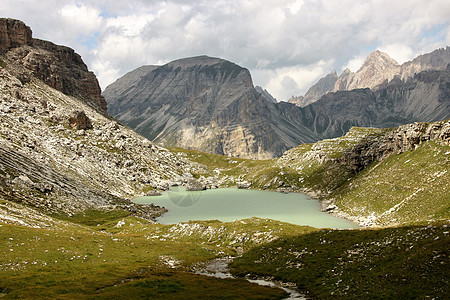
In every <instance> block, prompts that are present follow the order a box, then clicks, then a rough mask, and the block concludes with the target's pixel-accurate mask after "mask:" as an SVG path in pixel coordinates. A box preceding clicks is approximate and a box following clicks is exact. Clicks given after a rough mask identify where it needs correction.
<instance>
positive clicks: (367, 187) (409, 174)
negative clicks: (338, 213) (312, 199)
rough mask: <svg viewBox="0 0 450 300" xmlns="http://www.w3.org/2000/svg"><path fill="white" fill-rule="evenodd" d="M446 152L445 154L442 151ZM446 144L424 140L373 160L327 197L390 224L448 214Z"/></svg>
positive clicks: (355, 212) (449, 150)
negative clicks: (414, 147)
mask: <svg viewBox="0 0 450 300" xmlns="http://www.w3.org/2000/svg"><path fill="white" fill-rule="evenodd" d="M446 153H447V154H446ZM449 153H450V147H449V146H444V145H440V144H436V143H434V142H426V143H424V144H422V145H421V146H419V147H418V148H417V149H416V150H414V151H407V152H404V153H402V154H400V155H391V156H390V157H388V158H387V159H385V160H383V161H381V162H376V163H373V164H372V165H371V166H369V167H368V168H366V169H364V170H363V171H362V172H360V173H358V174H357V175H356V176H355V177H354V178H353V180H351V181H348V182H346V183H345V184H343V185H342V186H341V187H339V188H338V189H336V190H335V191H334V192H333V193H332V194H331V195H330V198H332V199H334V200H335V203H336V205H338V206H339V207H340V208H341V210H342V211H344V212H345V213H347V214H349V215H351V216H354V217H358V216H370V215H372V216H374V217H375V218H376V221H377V224H380V225H392V224H402V223H414V222H421V221H425V220H438V219H443V220H446V219H449V218H450V211H449V210H450V193H449V190H450V172H449V170H450V154H449Z"/></svg>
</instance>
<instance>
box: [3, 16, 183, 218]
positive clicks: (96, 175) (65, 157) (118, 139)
mask: <svg viewBox="0 0 450 300" xmlns="http://www.w3.org/2000/svg"><path fill="white" fill-rule="evenodd" d="M3 22H6V23H7V24H8V27H7V29H8V30H12V32H8V34H7V36H9V37H12V36H14V35H17V28H22V29H27V27H26V26H24V24H23V23H21V22H18V21H12V20H6V21H5V20H3ZM11 23H13V24H15V25H14V26H12V27H11ZM3 28H4V27H3ZM11 28H12V29H11ZM22 32H25V33H27V32H29V31H28V30H25V31H22ZM27 35H29V34H28V33H27ZM18 36H20V34H19V35H18ZM18 39H19V38H11V40H12V42H11V43H10V44H11V45H17V43H16V42H14V41H16V40H18ZM32 43H33V45H32V46H29V45H28V44H27V45H23V44H21V45H20V46H19V48H13V49H9V50H6V52H5V53H3V54H2V55H1V56H0V59H1V60H2V65H1V67H0V87H1V89H0V158H1V159H0V181H1V186H0V198H2V199H4V200H9V201H14V202H17V203H21V204H24V205H27V206H30V207H34V208H38V209H39V210H41V211H44V212H46V213H56V214H65V215H73V214H74V213H77V212H79V211H82V210H85V209H99V208H107V209H113V208H119V209H125V210H129V211H131V212H133V213H136V214H138V215H140V216H143V217H146V218H151V217H152V216H154V215H158V214H161V213H162V212H163V211H164V210H163V209H160V208H154V207H150V206H140V205H136V204H133V203H131V202H130V201H129V199H130V198H132V197H134V196H137V195H143V194H145V193H146V192H148V191H149V190H153V189H167V188H168V186H169V185H170V184H173V183H183V182H184V181H187V179H190V178H191V175H190V174H189V169H190V162H188V161H187V160H185V159H182V158H179V157H177V156H176V155H173V154H172V153H170V152H168V151H167V150H165V149H163V148H160V147H158V146H156V145H154V144H152V143H151V142H150V141H148V140H147V139H145V138H144V137H142V136H140V135H139V134H137V133H135V132H133V131H132V130H131V129H129V128H127V127H125V126H123V125H121V124H118V123H117V122H116V121H114V120H113V119H112V118H111V117H109V116H108V115H107V114H105V113H104V111H102V110H101V109H99V106H98V105H97V104H98V103H97V102H96V100H95V99H92V98H85V97H83V96H79V97H78V96H77V97H74V96H68V95H66V94H64V93H62V92H60V91H58V90H57V89H55V88H53V87H52V86H51V85H49V84H48V82H47V81H45V80H42V77H41V75H42V74H41V73H40V71H39V72H37V71H36V72H37V73H35V72H34V71H30V70H27V69H26V67H24V66H23V65H22V63H23V62H24V61H27V60H20V59H19V60H18V61H17V60H12V59H13V57H15V56H14V55H16V54H17V53H19V52H21V51H25V52H27V53H28V54H30V55H34V54H36V53H38V57H40V56H39V55H41V54H42V53H43V52H42V51H43V50H42V47H41V46H42V45H52V44H50V43H49V42H40V41H39V42H36V40H32ZM35 43H37V45H38V46H37V47H38V48H37V50H36V49H35V48H34V47H35ZM45 51H46V54H45V56H46V57H47V58H50V57H52V58H54V59H55V61H53V60H52V61H51V62H50V61H47V60H39V65H40V68H39V70H45V72H50V71H52V70H53V67H54V66H61V65H64V64H66V63H68V61H65V60H64V59H62V58H61V59H59V58H58V57H59V55H63V54H64V53H65V54H64V55H66V54H68V55H69V56H68V57H67V59H69V60H70V59H72V58H77V57H79V56H77V55H75V56H73V51H72V50H68V49H66V48H61V47H60V46H51V47H50V48H48V47H47V50H45ZM61 51H63V52H61ZM11 52H12V53H11ZM54 52H56V53H54ZM41 58H42V57H41ZM80 62H81V60H80ZM46 63H49V64H50V65H46ZM68 64H69V65H71V64H72V63H68ZM83 65H84V64H83ZM72 66H73V65H72ZM69 70H71V72H74V74H72V73H64V76H63V77H58V76H59V75H58V74H59V73H58V71H56V73H49V78H60V79H61V80H63V79H64V80H63V81H61V82H62V83H65V84H66V83H67V84H68V86H69V88H75V87H77V86H78V87H79V85H78V84H77V83H75V84H72V82H76V81H81V82H84V79H86V78H85V77H82V78H81V79H80V78H78V76H81V75H82V74H83V73H80V72H78V71H77V70H79V69H77V70H74V69H70V68H67V69H64V72H69ZM86 74H89V73H86ZM90 74H91V73H90ZM22 75H24V76H25V77H26V80H24V79H23V76H22ZM83 76H84V75H83ZM92 76H93V74H92ZM18 77H19V78H18ZM77 78H78V79H77ZM83 78H84V79H83ZM56 82H58V81H56ZM95 83H96V80H95ZM60 90H62V91H64V90H65V85H63V86H61V89H60ZM97 96H99V94H98V95H97ZM186 176H187V177H186Z"/></svg>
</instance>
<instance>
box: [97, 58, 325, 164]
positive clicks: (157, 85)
mask: <svg viewBox="0 0 450 300" xmlns="http://www.w3.org/2000/svg"><path fill="white" fill-rule="evenodd" d="M103 95H104V96H105V97H106V99H107V101H108V107H109V109H108V111H109V112H110V113H111V114H112V115H113V116H115V117H117V118H119V119H120V120H121V121H123V122H124V123H126V124H128V125H129V126H131V127H132V128H134V129H135V130H136V131H138V132H139V133H141V134H142V135H144V136H145V137H147V138H149V139H150V140H153V141H154V142H156V143H159V144H161V145H163V146H177V147H183V148H188V149H196V150H201V151H206V152H211V153H217V154H223V155H230V156H235V157H248V158H258V159H261V158H271V157H274V156H277V155H281V154H282V153H283V151H285V150H287V149H289V148H291V147H294V146H296V145H298V144H300V143H304V142H311V141H313V140H314V139H316V138H317V137H316V136H314V134H312V133H311V131H310V130H309V129H308V128H306V127H305V126H303V125H302V124H301V122H299V120H295V119H292V120H291V119H286V118H285V117H284V116H283V115H282V113H281V112H280V111H279V110H278V108H277V104H276V103H272V102H271V101H268V100H267V99H266V98H265V97H263V96H262V94H261V93H260V92H258V91H257V90H256V89H255V88H254V87H253V83H252V78H251V76H250V72H249V71H248V70H247V69H245V68H242V67H240V66H238V65H236V64H234V63H232V62H229V61H226V60H223V59H219V58H212V57H207V56H200V57H192V58H186V59H181V60H177V61H173V62H171V63H168V64H166V65H164V66H160V67H157V68H155V67H143V68H139V69H137V70H135V71H132V72H130V73H128V74H126V75H125V76H123V77H122V78H120V79H119V80H117V81H116V82H115V83H113V84H111V85H110V86H108V87H107V88H106V89H105V91H104V93H103Z"/></svg>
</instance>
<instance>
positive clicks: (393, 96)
mask: <svg viewBox="0 0 450 300" xmlns="http://www.w3.org/2000/svg"><path fill="white" fill-rule="evenodd" d="M0 49H1V50H0V51H1V52H0V240H1V241H2V242H1V243H0V253H2V256H0V297H5V298H8V299H9V298H14V299H16V298H17V299H48V298H54V299H60V298H70V299H85V298H89V299H90V298H95V299H140V298H152V299H153V298H155V299H167V298H170V299H215V298H227V299H250V298H261V299H285V298H286V297H288V295H287V294H286V293H285V292H284V291H283V290H281V289H277V288H273V287H262V286H259V285H256V284H252V283H250V282H247V281H246V280H244V279H239V280H236V279H235V278H227V279H226V280H224V279H223V278H214V277H210V276H205V274H208V275H210V272H209V270H210V268H211V269H214V270H215V269H217V266H219V267H220V269H218V271H221V272H222V269H225V268H226V267H227V262H228V261H229V258H230V257H231V258H235V260H234V261H235V263H233V265H231V266H230V267H231V270H232V272H233V274H234V275H235V276H246V277H252V278H253V277H254V278H258V276H265V278H267V276H272V277H273V276H275V277H276V278H277V279H280V280H282V281H284V282H290V284H289V288H290V289H295V290H296V291H297V290H299V291H301V292H302V293H305V294H306V295H307V297H315V298H320V299H322V298H323V299H331V298H336V297H338V298H345V299H361V298H364V299H365V298H380V297H382V298H386V299H406V298H408V299H409V298H413V299H426V298H436V299H441V298H442V299H445V298H446V297H447V295H449V285H448V278H449V276H448V275H449V274H448V273H449V272H448V270H449V268H448V245H449V237H450V235H449V230H448V226H449V221H448V220H449V212H450V210H449V203H450V198H449V195H450V193H449V191H450V172H448V170H449V162H450V161H449V157H450V155H449V154H450V120H446V121H439V122H433V123H422V122H417V123H413V124H407V125H404V126H400V127H396V128H388V129H376V128H360V127H353V128H351V129H350V131H349V132H348V133H347V134H346V135H345V136H342V137H338V138H334V139H326V140H322V141H319V142H317V143H314V144H301V145H300V146H297V147H294V148H292V149H290V150H289V151H286V152H284V153H283V155H282V156H281V157H280V158H278V159H270V160H249V159H243V158H235V157H226V156H221V155H217V154H211V153H205V152H199V151H195V150H187V149H182V148H171V149H165V148H162V147H161V146H159V145H157V144H155V143H153V142H151V141H149V140H148V139H146V138H145V137H143V136H142V135H140V134H138V133H136V132H134V131H133V130H131V129H130V128H129V127H128V126H125V125H124V124H123V123H121V122H117V120H116V119H115V118H114V117H112V116H111V115H109V114H108V112H107V111H105V109H106V103H105V102H104V99H103V97H102V96H101V95H100V89H99V87H98V82H97V79H96V78H95V76H94V75H93V73H92V72H89V71H88V69H87V67H86V65H85V64H84V62H83V61H82V60H81V57H80V56H79V55H78V54H76V53H75V52H74V51H73V50H72V49H70V48H67V47H63V46H58V45H54V44H53V43H51V42H47V41H40V40H36V39H33V38H32V33H31V29H30V28H29V27H27V26H26V25H25V24H24V23H23V22H21V21H18V20H12V19H0ZM155 71H156V72H155ZM448 73H449V71H448V68H447V69H444V70H428V71H422V72H420V73H418V74H416V75H415V76H414V78H412V79H409V80H407V81H406V82H404V81H403V80H401V78H397V79H394V80H392V81H390V82H388V83H384V86H382V87H381V88H380V89H378V90H374V89H373V90H370V89H359V90H352V91H339V92H336V93H328V94H327V95H325V96H324V97H322V98H321V99H320V100H318V101H316V102H314V103H312V104H311V105H309V106H307V107H305V108H300V107H296V106H295V105H293V104H289V103H274V101H273V100H271V98H270V97H267V95H266V94H265V92H264V90H261V89H257V88H253V86H252V84H251V77H250V76H249V72H248V70H246V69H244V68H241V67H239V66H237V65H235V64H232V63H230V62H227V61H225V60H221V59H215V58H208V57H197V58H191V59H187V60H180V61H176V62H173V63H171V64H168V65H166V66H163V67H156V66H146V67H142V68H140V69H139V70H136V71H135V72H133V73H132V74H130V77H129V78H128V80H125V79H126V78H122V79H119V80H118V81H117V82H116V84H115V85H114V86H115V90H114V89H113V90H112V91H114V92H115V93H116V92H117V93H123V95H124V96H125V95H127V92H133V93H135V95H136V97H137V98H138V96H139V95H140V94H139V93H138V92H141V93H142V95H144V94H145V93H147V94H149V93H152V95H154V96H155V98H156V99H159V101H161V102H164V100H171V101H168V102H167V103H165V104H164V103H155V105H154V108H153V107H150V108H148V101H147V100H145V99H143V100H142V103H141V106H140V107H138V108H140V109H141V110H148V111H147V113H149V112H151V110H152V109H158V112H159V113H160V115H161V116H160V119H158V118H156V117H154V118H155V122H156V121H161V120H163V121H164V120H165V119H167V122H166V123H165V124H174V121H176V120H186V119H187V118H186V116H190V117H192V119H193V120H194V121H195V122H196V123H195V124H196V125H200V126H205V128H209V127H208V126H207V125H208V123H207V121H209V120H210V119H207V118H206V117H205V116H207V114H205V113H209V114H210V115H214V119H213V120H216V121H217V122H216V124H220V125H221V126H223V124H226V125H227V126H228V127H227V130H229V132H234V133H236V132H237V131H236V129H233V127H232V125H233V124H239V123H238V122H241V121H243V120H246V118H247V119H250V121H251V122H250V121H249V120H246V122H247V123H245V122H244V123H243V124H245V126H247V125H252V126H250V127H249V128H250V129H252V130H255V131H254V132H255V134H257V132H258V130H261V128H263V129H264V126H267V127H266V131H267V138H270V137H271V136H277V135H278V134H284V136H282V138H284V139H286V140H289V139H290V140H291V141H292V143H294V142H295V141H296V140H295V138H298V139H300V138H299V136H300V135H295V134H298V132H297V131H302V130H303V131H304V132H309V134H310V135H311V136H310V138H311V139H313V138H315V137H317V136H319V135H320V133H321V134H323V135H326V134H330V135H331V134H332V133H333V130H335V131H336V132H337V131H339V130H338V129H339V128H340V127H339V126H338V125H339V124H341V126H342V123H343V120H344V119H345V117H346V110H345V108H346V107H348V106H349V105H350V106H356V108H354V111H350V112H348V116H352V115H353V116H354V115H357V110H358V109H359V110H360V111H363V112H364V113H363V114H362V115H361V118H370V117H372V118H373V119H371V120H372V121H373V122H377V121H378V122H381V121H380V120H383V118H388V119H389V116H390V115H388V114H387V113H388V112H390V113H391V114H392V117H391V118H390V119H389V120H385V121H384V123H386V122H391V123H399V122H403V121H405V120H406V119H408V118H441V117H442V116H444V115H445V110H446V109H447V108H446V107H447V106H446V105H448V96H446V95H448V88H449V83H448V76H449V74H448ZM187 75H188V76H190V77H188V78H189V80H188V81H186V80H185V76H187ZM146 82H155V84H150V85H149V90H146V91H145V93H144V91H141V89H142V84H144V83H146ZM217 82H219V83H220V84H217ZM156 83H159V84H160V87H159V88H156ZM183 84H184V85H183ZM221 85H223V86H226V87H228V88H230V89H229V90H228V89H225V88H222V86H221ZM172 92H173V93H172ZM175 92H176V93H175ZM446 93H447V94H446ZM177 95H178V98H175V100H179V102H176V101H174V100H173V97H176V96H177ZM180 95H181V96H183V97H181V96H180ZM196 95H202V97H200V98H196ZM333 95H335V96H333ZM430 95H431V96H430ZM332 96H333V97H337V96H339V97H338V101H336V103H335V107H331V108H330V106H329V104H327V102H328V100H329V101H332V100H333V101H334V98H326V97H332ZM185 98H188V99H185ZM191 98H192V102H193V105H190V104H189V103H188V102H189V101H188V100H191ZM367 98H369V100H367ZM102 99H103V100H102ZM421 99H422V100H421ZM213 100H216V102H212V103H210V102H209V101H213ZM219 100H220V101H219ZM122 101H129V102H128V103H122ZM221 101H223V103H222V102H221ZM361 101H362V103H359V102H361ZM358 103H359V104H358ZM111 104H113V103H111ZM117 104H118V106H116V107H115V108H114V106H112V107H110V109H112V110H114V109H120V108H121V105H125V104H126V105H129V106H130V107H131V106H132V105H133V104H134V98H133V97H131V96H130V97H128V98H127V97H124V98H123V99H121V101H117ZM162 104H163V105H162ZM357 104H358V105H359V106H357ZM161 105H162V108H161V107H160V106H161ZM177 110H179V114H178V115H177V114H176V113H175V112H176V111H177ZM233 110H234V112H235V113H236V114H237V116H236V117H235V118H233V117H232V116H230V115H229V114H231V113H232V112H233ZM169 112H170V114H169ZM214 112H215V113H216V114H213V113H214ZM335 112H337V113H338V114H337V115H336V116H334V115H333V114H334V113H335ZM140 113H141V112H140V111H139V110H138V109H136V110H133V111H130V112H129V115H131V116H133V114H135V115H141V114H140ZM396 113H397V114H400V115H402V116H403V118H404V119H401V120H396V119H395V118H394V117H393V116H395V114H396ZM330 114H331V116H328V115H330ZM383 114H384V115H383ZM149 115H151V114H149ZM327 118H328V119H327ZM333 118H334V119H333ZM330 120H335V121H333V122H334V123H333V124H334V125H333V124H331V123H330V124H328V123H327V122H330ZM226 121H227V122H228V123H227V122H226ZM171 122H172V123H171ZM184 122H186V123H185V124H190V123H187V121H184ZM202 122H204V123H202ZM252 122H253V123H252ZM354 122H359V120H358V119H356V120H354ZM361 122H362V121H361ZM205 124H206V125H205ZM303 124H306V125H307V126H308V127H307V126H306V125H303ZM327 124H328V125H327ZM233 126H235V127H236V125H233ZM283 126H284V127H283ZM296 126H298V127H296ZM301 126H303V127H301ZM235 127H234V128H235ZM180 128H181V129H183V128H182V127H180ZM298 128H303V129H301V130H298ZM327 129H328V131H327ZM341 129H343V128H341ZM222 130H223V129H222ZM245 130H247V132H249V131H248V130H249V129H245ZM283 130H287V131H286V132H284V131H283ZM161 132H163V133H164V131H161ZM166 133H167V134H169V132H166ZM264 133H265V132H262V133H261V132H260V133H259V135H258V136H263V135H264ZM244 137H245V138H246V137H247V136H244ZM282 138H280V139H278V140H275V142H277V143H279V144H278V145H279V146H280V147H281V146H282V140H283V139H282ZM243 140H245V139H243ZM235 141H237V140H235ZM229 142H230V141H229ZM268 142H273V141H268ZM253 143H257V141H255V140H253ZM260 145H263V144H260ZM268 145H269V143H268ZM284 147H285V146H284ZM173 185H183V186H186V188H187V189H188V188H189V187H190V186H192V187H198V189H203V188H218V187H239V188H252V189H260V190H271V191H279V192H301V193H307V194H308V195H311V196H313V197H315V198H317V199H320V200H321V204H322V207H323V209H324V210H326V211H327V212H329V213H333V214H335V215H337V216H341V217H342V216H343V217H346V218H348V219H351V220H354V221H355V222H357V223H358V224H360V225H361V226H370V227H383V228H371V229H369V230H364V229H357V230H333V229H329V228H328V229H318V228H313V227H309V226H297V225H294V224H289V223H284V222H280V221H276V220H270V219H265V218H264V219H260V218H249V219H245V220H235V221H232V222H220V221H217V220H207V221H189V222H186V223H178V224H172V225H163V224H157V223H155V221H154V220H153V219H154V218H155V217H157V216H160V215H161V214H163V213H165V212H166V211H167V210H166V209H164V208H162V207H157V206H155V205H152V204H146V205H143V204H137V203H134V202H132V201H130V199H132V198H134V197H137V196H141V195H158V194H159V192H161V191H165V190H167V189H168V188H169V187H170V186H173ZM279 195H280V196H283V195H282V194H279ZM368 195H369V196H368ZM274 201H275V200H274ZM180 208H182V207H181V206H180ZM331 245H332V247H330V246H331ZM238 256H239V257H238ZM224 258H225V260H224ZM446 266H447V267H446ZM194 273H195V274H194ZM249 274H250V275H249ZM324 274H325V275H326V276H324ZM220 275H223V273H220ZM243 278H244V277H243Z"/></svg>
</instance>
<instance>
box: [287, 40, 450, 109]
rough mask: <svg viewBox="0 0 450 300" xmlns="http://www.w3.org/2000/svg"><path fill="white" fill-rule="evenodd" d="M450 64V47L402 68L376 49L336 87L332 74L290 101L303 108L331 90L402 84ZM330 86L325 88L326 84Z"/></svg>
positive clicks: (342, 75)
mask: <svg viewBox="0 0 450 300" xmlns="http://www.w3.org/2000/svg"><path fill="white" fill-rule="evenodd" d="M449 63H450V47H448V46H447V47H446V48H445V49H444V48H442V49H437V50H434V51H433V52H430V53H427V54H423V55H420V56H418V57H416V58H414V59H413V60H412V61H409V62H405V63H404V64H402V65H399V64H398V63H397V62H396V61H395V60H394V59H392V58H391V57H390V56H389V55H388V54H386V53H384V52H381V51H379V50H376V51H374V52H372V53H371V54H370V55H369V56H368V57H367V59H366V60H365V61H364V63H363V65H362V66H361V68H360V69H359V70H358V71H357V72H351V71H350V70H349V69H346V70H344V72H342V74H341V75H340V76H339V77H338V78H337V80H336V81H335V83H334V85H333V84H332V82H333V78H334V77H333V76H331V77H330V75H332V74H329V75H327V76H326V77H324V78H321V79H320V80H319V81H318V82H317V83H316V84H315V85H313V86H312V87H311V88H310V89H309V90H308V92H307V93H306V94H305V96H304V98H301V96H297V97H292V98H291V99H290V100H289V102H290V103H294V104H296V105H297V106H300V107H304V106H306V105H308V104H310V103H313V102H314V101H317V100H319V99H320V97H321V96H323V95H325V94H326V93H328V92H330V91H350V90H353V89H361V88H370V89H377V87H378V86H379V85H381V84H383V83H385V82H386V81H388V82H389V81H391V80H392V79H394V77H396V76H398V77H399V78H400V79H401V80H402V81H407V80H408V79H409V78H413V77H414V75H415V74H417V73H420V72H422V71H426V70H443V69H445V68H446V67H447V65H448V64H449ZM325 82H326V83H327V84H326V85H325V84H324V83H325Z"/></svg>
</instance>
